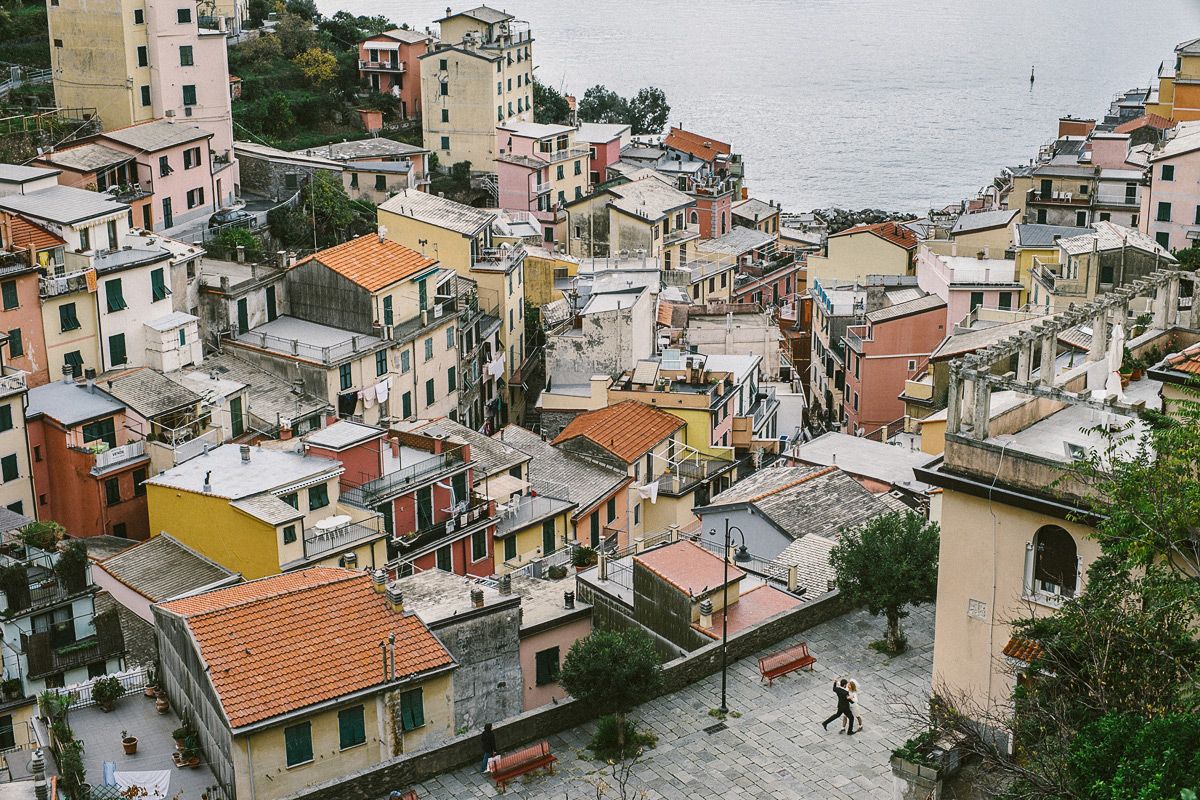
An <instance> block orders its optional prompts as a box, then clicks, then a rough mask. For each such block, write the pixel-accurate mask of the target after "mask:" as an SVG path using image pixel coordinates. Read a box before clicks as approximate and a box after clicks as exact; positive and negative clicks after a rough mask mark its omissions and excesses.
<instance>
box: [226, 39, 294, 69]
mask: <svg viewBox="0 0 1200 800" xmlns="http://www.w3.org/2000/svg"><path fill="white" fill-rule="evenodd" d="M230 56H231V60H233V61H234V62H235V64H238V65H242V64H244V65H248V66H250V67H258V68H263V67H266V66H267V65H269V64H271V63H272V62H273V61H277V60H279V59H281V58H283V47H282V46H281V45H280V43H279V37H278V36H275V35H273V34H269V33H265V34H263V35H262V36H256V37H254V38H253V39H251V40H249V41H248V42H244V43H243V44H239V45H238V46H237V47H235V48H231V50H230Z"/></svg>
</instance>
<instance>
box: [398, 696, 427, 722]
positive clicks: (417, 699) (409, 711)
mask: <svg viewBox="0 0 1200 800" xmlns="http://www.w3.org/2000/svg"><path fill="white" fill-rule="evenodd" d="M400 724H401V726H402V727H403V728H404V730H406V731H412V730H416V729H417V728H420V727H421V726H423V725H424V724H425V701H424V700H423V699H422V691H421V690H420V689H412V690H410V691H407V692H404V693H403V694H402V695H400Z"/></svg>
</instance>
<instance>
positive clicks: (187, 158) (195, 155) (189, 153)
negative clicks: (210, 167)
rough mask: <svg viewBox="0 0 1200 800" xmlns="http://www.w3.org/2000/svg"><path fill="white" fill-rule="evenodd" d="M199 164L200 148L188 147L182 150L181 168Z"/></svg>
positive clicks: (189, 167)
mask: <svg viewBox="0 0 1200 800" xmlns="http://www.w3.org/2000/svg"><path fill="white" fill-rule="evenodd" d="M198 166H200V148H199V147H189V148H188V149H187V150H184V151H183V168H184V169H191V168H192V167H198Z"/></svg>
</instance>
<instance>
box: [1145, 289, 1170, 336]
mask: <svg viewBox="0 0 1200 800" xmlns="http://www.w3.org/2000/svg"><path fill="white" fill-rule="evenodd" d="M1170 294H1171V287H1170V283H1169V282H1166V283H1160V284H1159V285H1158V286H1156V287H1154V300H1153V301H1152V302H1151V304H1150V308H1151V310H1152V311H1153V312H1154V327H1156V328H1158V329H1159V330H1160V331H1165V330H1166V329H1167V315H1168V312H1169V308H1170Z"/></svg>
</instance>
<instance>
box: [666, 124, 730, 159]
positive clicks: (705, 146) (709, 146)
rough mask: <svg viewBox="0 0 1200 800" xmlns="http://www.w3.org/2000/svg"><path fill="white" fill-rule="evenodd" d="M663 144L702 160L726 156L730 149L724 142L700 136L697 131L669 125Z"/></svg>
mask: <svg viewBox="0 0 1200 800" xmlns="http://www.w3.org/2000/svg"><path fill="white" fill-rule="evenodd" d="M663 144H664V145H665V146H667V147H671V148H674V149H676V150H682V151H683V152H685V153H688V154H689V155H693V156H695V157H696V158H699V159H700V160H702V161H712V160H713V159H714V158H716V157H717V156H727V155H729V152H730V150H731V149H732V148H731V147H730V146H729V145H728V144H726V143H725V142H719V141H717V140H716V139H712V138H708V137H705V136H702V135H701V134H699V133H692V132H691V131H685V130H684V129H683V128H676V127H674V126H672V127H671V130H670V131H669V132H668V133H667V138H666V139H664V140H663Z"/></svg>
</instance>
